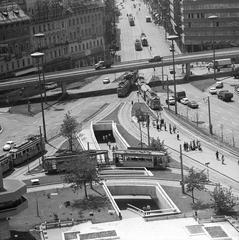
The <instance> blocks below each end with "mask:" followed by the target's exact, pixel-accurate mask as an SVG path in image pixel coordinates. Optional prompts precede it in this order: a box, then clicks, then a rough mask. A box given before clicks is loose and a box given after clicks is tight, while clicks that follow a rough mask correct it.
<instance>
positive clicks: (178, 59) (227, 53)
mask: <svg viewBox="0 0 239 240" xmlns="http://www.w3.org/2000/svg"><path fill="white" fill-rule="evenodd" d="M236 57H239V48H230V49H220V50H216V59H223V58H236ZM212 58H213V52H212V51H203V52H195V53H184V54H178V55H175V64H185V65H186V75H187V76H190V63H192V62H201V61H211V60H212ZM162 65H163V66H172V65H173V58H172V56H163V61H162V62H153V63H152V62H148V59H141V60H134V61H125V62H120V63H116V64H114V65H113V66H112V67H111V68H109V69H102V70H95V69H94V68H92V67H87V68H84V69H71V70H66V71H59V72H52V73H46V74H45V82H46V83H49V82H61V83H62V92H63V93H65V92H66V84H67V82H69V81H73V80H74V81H75V80H79V81H83V80H84V79H85V78H89V77H92V76H97V75H104V74H112V73H118V72H126V71H130V70H136V69H147V68H156V67H162ZM38 83H39V77H38V75H34V76H25V77H20V78H12V79H8V80H4V81H2V82H1V83H0V89H1V90H7V89H14V88H21V87H22V86H30V85H36V84H38Z"/></svg>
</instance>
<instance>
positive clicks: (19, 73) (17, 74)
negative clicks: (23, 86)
mask: <svg viewBox="0 0 239 240" xmlns="http://www.w3.org/2000/svg"><path fill="white" fill-rule="evenodd" d="M36 71H37V68H36V67H33V68H28V69H25V70H22V71H19V72H15V76H16V77H18V76H21V75H24V74H27V73H31V72H36Z"/></svg>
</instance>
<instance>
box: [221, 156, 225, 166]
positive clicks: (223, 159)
mask: <svg viewBox="0 0 239 240" xmlns="http://www.w3.org/2000/svg"><path fill="white" fill-rule="evenodd" d="M224 161H225V157H224V155H222V164H224Z"/></svg>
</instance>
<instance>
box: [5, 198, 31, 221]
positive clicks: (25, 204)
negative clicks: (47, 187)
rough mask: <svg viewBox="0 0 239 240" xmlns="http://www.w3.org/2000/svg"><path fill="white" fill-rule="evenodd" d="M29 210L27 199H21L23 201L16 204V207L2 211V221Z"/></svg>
mask: <svg viewBox="0 0 239 240" xmlns="http://www.w3.org/2000/svg"><path fill="white" fill-rule="evenodd" d="M27 208H28V201H27V199H26V198H24V197H21V201H17V202H14V206H12V207H7V208H5V209H1V210H0V219H3V218H7V217H11V216H15V215H18V214H19V213H21V212H22V211H24V210H25V209H27Z"/></svg>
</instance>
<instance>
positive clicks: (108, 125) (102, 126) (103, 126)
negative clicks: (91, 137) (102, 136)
mask: <svg viewBox="0 0 239 240" xmlns="http://www.w3.org/2000/svg"><path fill="white" fill-rule="evenodd" d="M112 123H113V121H102V122H96V123H93V124H92V126H93V130H94V131H110V130H112Z"/></svg>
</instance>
